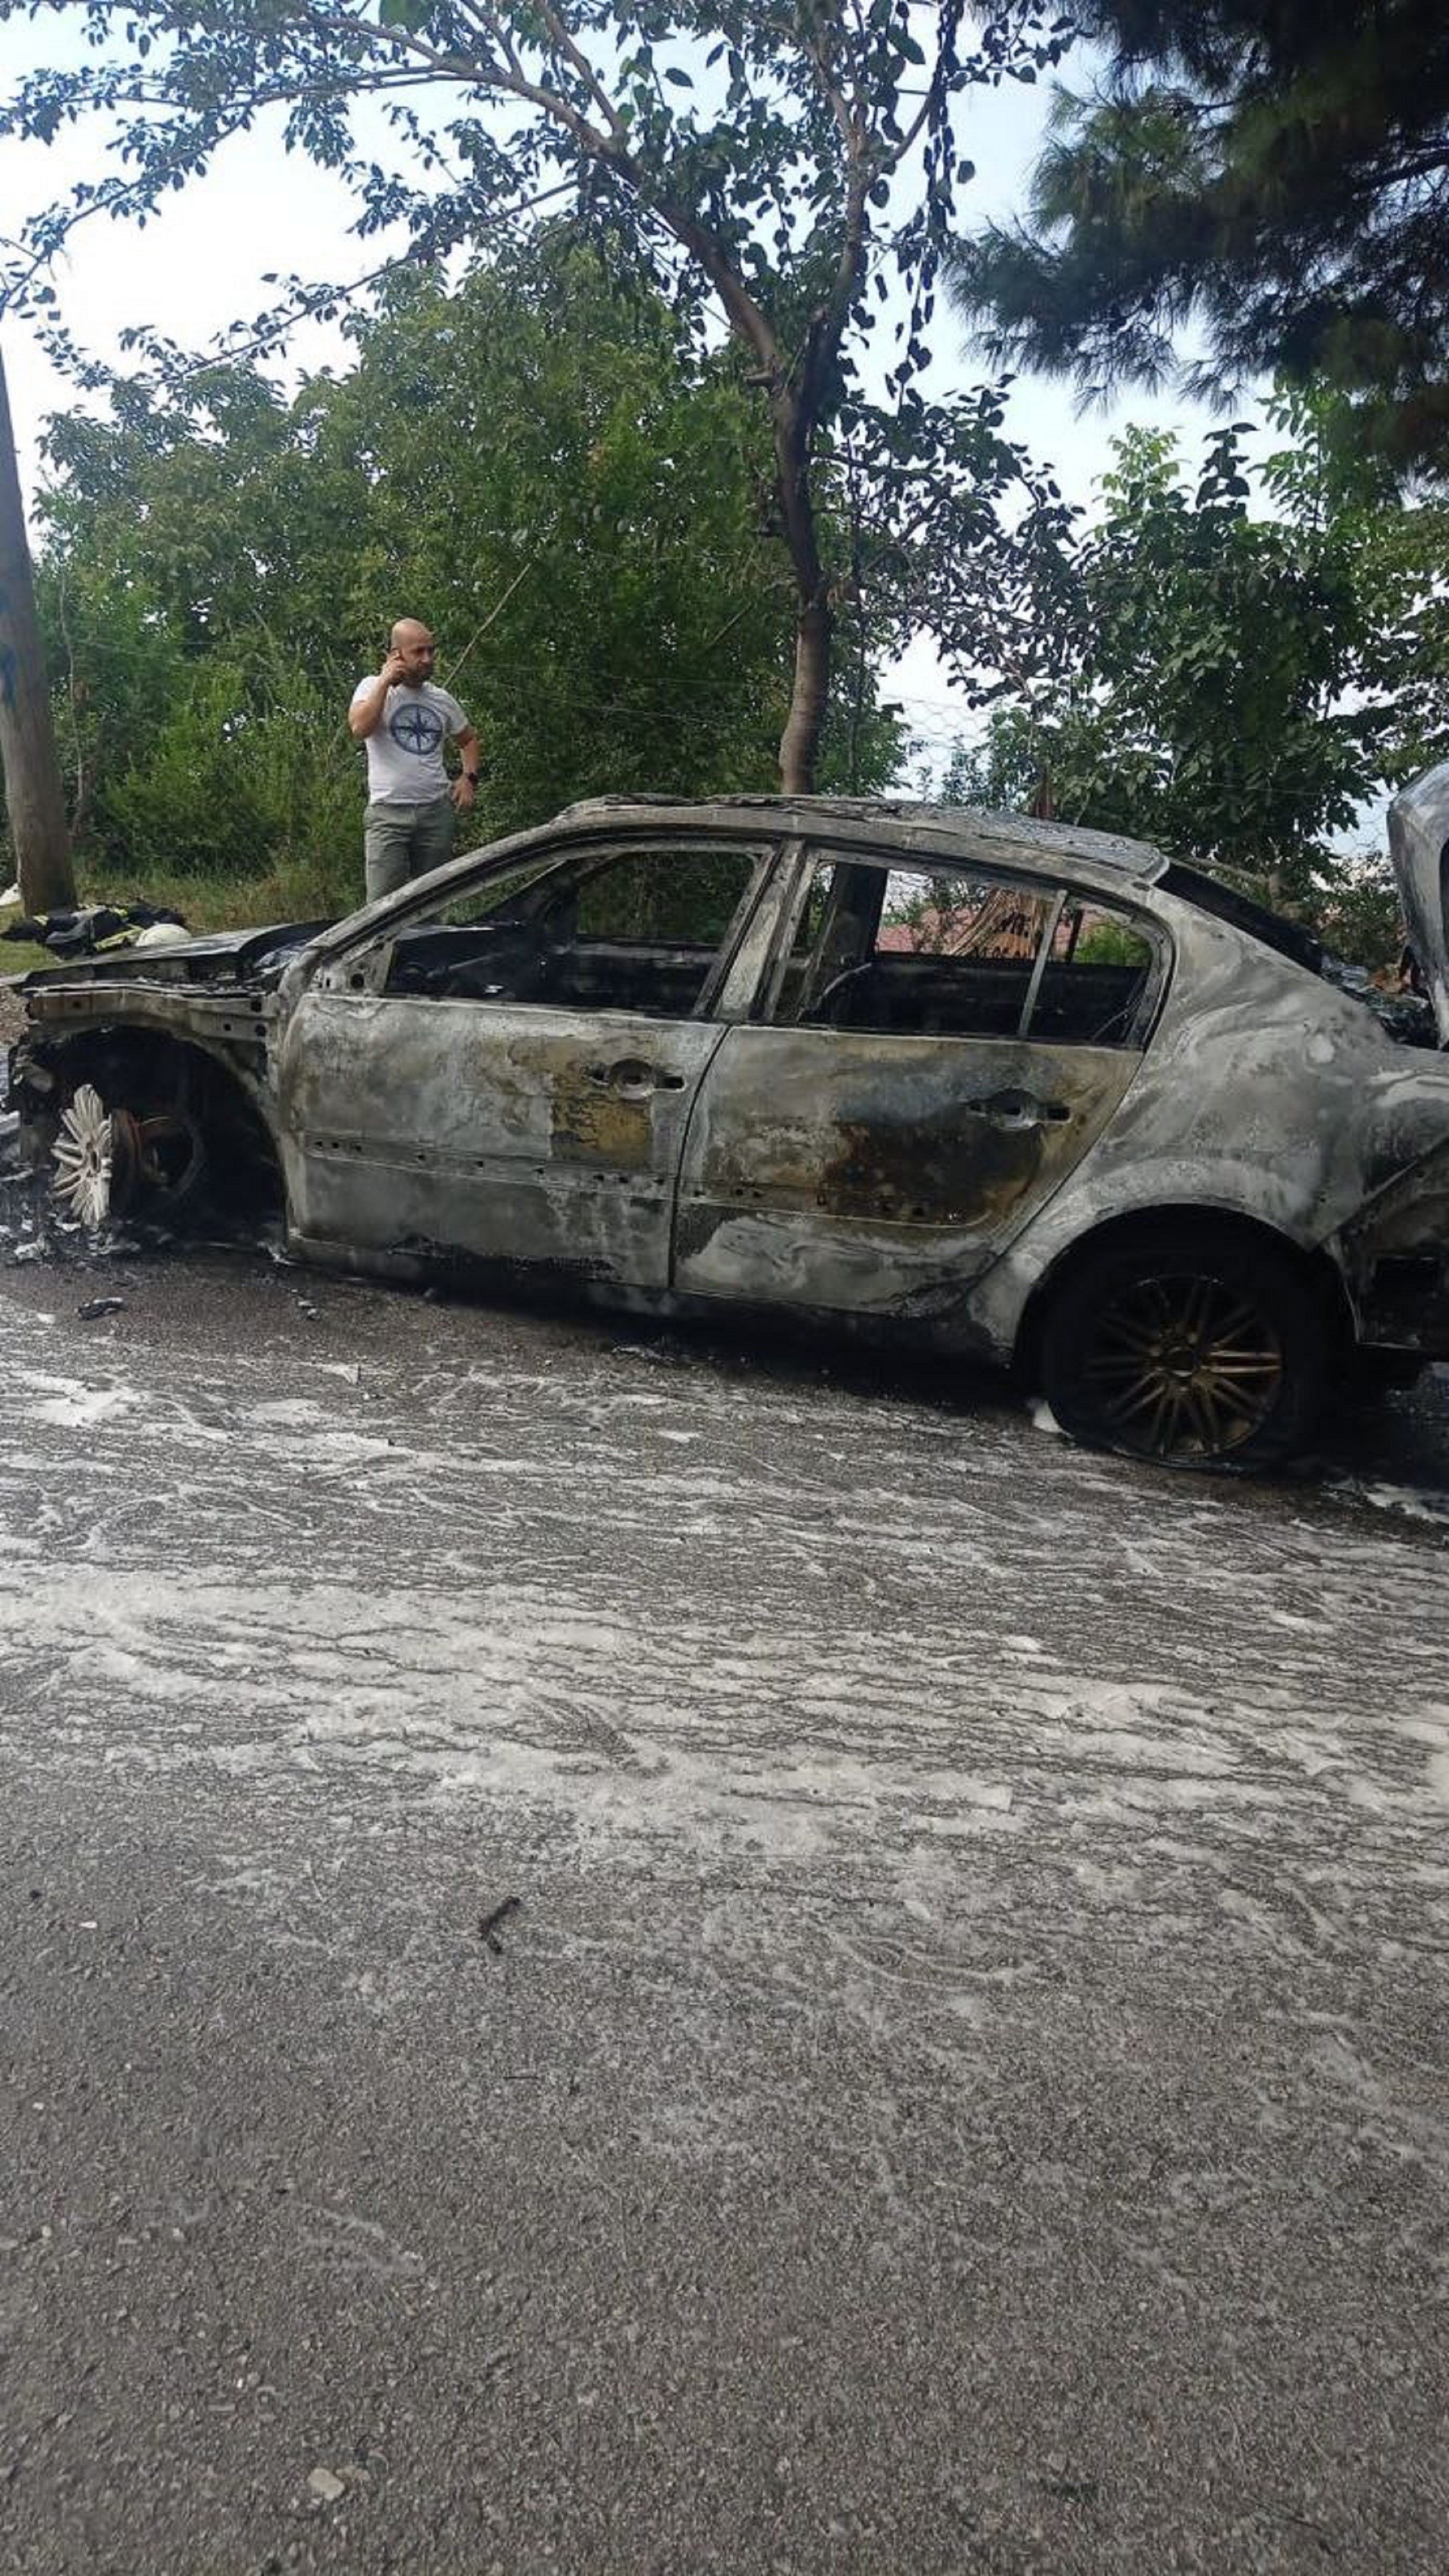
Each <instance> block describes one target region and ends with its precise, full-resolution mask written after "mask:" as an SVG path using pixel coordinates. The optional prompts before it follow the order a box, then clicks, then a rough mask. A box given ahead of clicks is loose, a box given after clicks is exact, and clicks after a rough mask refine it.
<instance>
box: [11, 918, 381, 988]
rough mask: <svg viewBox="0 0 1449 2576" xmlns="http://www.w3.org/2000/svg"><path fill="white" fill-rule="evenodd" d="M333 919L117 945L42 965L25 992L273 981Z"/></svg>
mask: <svg viewBox="0 0 1449 2576" xmlns="http://www.w3.org/2000/svg"><path fill="white" fill-rule="evenodd" d="M331 927H332V925H331V923H330V922H328V921H289V922H273V923H271V924H270V925H268V927H266V928H265V929H261V930H218V931H203V932H202V933H200V934H199V935H198V936H197V937H194V938H188V937H185V936H183V937H180V938H178V939H177V940H176V941H175V942H174V943H171V942H168V943H167V944H166V945H164V946H157V947H148V948H141V947H136V948H117V949H109V950H105V951H103V952H102V954H101V955H99V956H96V957H74V958H69V959H67V960H66V961H65V963H64V964H60V965H55V966H37V967H36V968H35V969H34V971H33V973H31V974H29V975H27V976H26V977H25V978H24V980H23V982H22V984H21V986H20V990H21V991H22V992H23V993H30V992H35V991H43V990H44V989H45V988H46V987H47V986H50V985H58V984H176V985H196V984H248V985H262V986H263V987H265V986H266V985H269V984H274V983H275V982H276V980H277V978H278V976H279V975H280V974H281V972H282V969H283V967H284V966H285V964H286V962H287V959H288V958H289V957H290V956H291V955H292V954H293V953H294V951H295V950H297V949H298V948H304V947H305V946H306V945H307V943H308V942H309V941H310V940H313V939H316V938H317V937H318V936H319V935H320V933H321V932H322V931H324V930H329V929H330V928H331Z"/></svg>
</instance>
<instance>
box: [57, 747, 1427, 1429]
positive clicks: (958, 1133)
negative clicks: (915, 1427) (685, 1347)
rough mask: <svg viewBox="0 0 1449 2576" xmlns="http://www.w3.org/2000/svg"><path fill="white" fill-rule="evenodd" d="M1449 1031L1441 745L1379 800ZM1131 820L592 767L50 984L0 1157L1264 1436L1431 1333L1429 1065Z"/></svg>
mask: <svg viewBox="0 0 1449 2576" xmlns="http://www.w3.org/2000/svg"><path fill="white" fill-rule="evenodd" d="M1393 830H1394V848H1395V856H1396V862H1397V864H1398V868H1399V874H1400V882H1401V887H1402V889H1403V894H1404V901H1405V905H1406V911H1407V918H1408V921H1409V926H1410V931H1411V935H1412V937H1413V940H1414V944H1415V948H1416V951H1417V954H1418V956H1419V958H1420V960H1421V961H1422V965H1423V970H1424V974H1425V978H1426V982H1427V985H1428V989H1429V993H1430V996H1431V998H1432V1001H1433V1005H1434V1009H1435V1012H1436V1014H1437V1018H1438V1036H1439V1041H1440V1044H1441V1045H1442V1044H1444V1043H1445V1042H1446V1040H1449V975H1446V963H1445V933H1444V911H1445V882H1444V875H1445V843H1446V838H1449V771H1445V772H1436V773H1432V774H1431V775H1430V777H1429V778H1427V779H1426V780H1424V781H1422V782H1420V784H1419V786H1418V787H1417V788H1416V789H1414V790H1411V791H1409V793H1407V794H1406V795H1405V796H1404V797H1402V798H1400V800H1399V803H1398V805H1397V806H1396V808H1395V814H1394V825H1393ZM1321 965H1322V960H1321V957H1320V955H1319V952H1318V950H1317V948H1316V945H1315V943H1314V942H1313V941H1312V939H1311V938H1310V937H1309V936H1308V935H1307V934H1306V933H1304V932H1302V931H1301V930H1299V929H1296V928H1295V927H1293V926H1292V925H1290V924H1287V923H1283V922H1280V921H1277V920H1276V919H1275V918H1273V917H1272V916H1271V915H1268V914H1265V913H1261V912H1259V911H1257V910H1256V909H1255V908H1254V907H1252V906H1250V905H1248V904H1246V903H1244V902H1242V901H1241V900H1240V899H1239V898H1238V897H1236V896H1235V895H1233V894H1231V893H1230V892H1228V890H1227V889H1225V888H1224V887H1222V886H1220V885H1218V884H1217V883H1216V882H1215V881H1214V880H1212V879H1210V878H1207V877H1203V876H1200V875H1198V874H1197V873H1196V872H1195V871H1193V870H1190V869H1185V868H1183V867H1181V866H1179V865H1177V864H1176V863H1174V862H1172V861H1170V860H1168V859H1167V858H1165V857H1164V856H1163V854H1162V853H1161V852H1160V851H1157V850H1155V849H1152V848H1150V847H1149V846H1147V845H1146V844H1143V843H1140V842H1133V841H1128V840H1119V839H1116V838H1114V837H1112V836H1110V835H1105V834H1100V833H1093V832H1085V831H1081V832H1079V831H1075V830H1072V829H1069V828H1065V827H1060V826H1054V825H1046V824H1036V823H1032V822H1028V821H1026V820H1024V819H1022V818H1018V817H1013V816H1008V815H983V814H974V813H970V812H966V811H960V810H956V809H950V808H932V807H923V806H900V805H881V804H867V803H858V802H853V801H844V800H829V799H808V798H807V799H800V800H783V799H778V798H731V799H727V800H723V801H720V802H718V803H712V804H708V805H692V806H691V805H674V804H666V803H664V802H642V803H641V802H625V801H620V800H607V799H606V800H601V801H597V802H594V803H591V804H588V805H584V806H577V807H574V808H572V809H571V810H570V811H569V812H568V813H567V814H565V815H563V816H561V817H560V818H559V819H558V821H557V822H555V823H553V824H551V825H549V826H547V827H546V828H545V829H543V830H540V831H536V832H530V833H526V834H523V835H521V836H519V837H517V838H515V839H513V840H511V841H508V842H504V843H501V844H499V845H497V846H495V847H494V848H493V849H492V850H489V851H485V852H481V853H474V854H472V855H471V856H469V857H467V858H465V859H461V860H457V861H455V862H454V863H453V864H452V865H451V866H449V867H448V868H445V869H443V870H440V871H439V872H438V873H437V874H436V875H435V876H433V877H430V878H428V879H426V880H423V881H420V882H418V883H415V884H414V885H412V886H409V887H407V888H406V889H404V891H403V892H402V893H400V894H398V895H394V896H391V897H389V898H387V899H386V900H385V901H383V902H381V903H378V904H374V905H372V906H371V907H369V908H368V909H366V910H364V911H362V912H359V913H357V914H355V915H353V916H352V917H351V918H350V919H349V920H346V921H344V922H341V923H337V924H333V925H316V924H311V925H302V926H300V927H294V928H291V929H287V930H281V931H269V932H257V933H252V934H248V935H244V936H239V937H236V938H229V939H217V940H209V941H205V940H204V941H196V942H193V943H191V944H190V945H189V946H187V947H185V948H181V949H178V950H175V951H172V952H166V951H159V952H155V953H152V954H146V955H143V956H135V957H129V958H117V957H112V958H107V959H105V960H104V961H99V962H97V963H96V964H95V965H94V966H91V967H87V968H81V969H69V970H66V971H64V972H61V973H45V974H40V975H37V976H32V977H31V978H29V979H28V981H27V984H26V987H25V994H26V1004H27V1027H26V1032H25V1034H24V1036H23V1038H22V1039H21V1041H20V1043H19V1045H18V1046H17V1048H16V1049H15V1052H14V1055H13V1058H12V1063H11V1076H10V1097H11V1103H12V1106H14V1107H16V1108H17V1109H18V1110H19V1113H20V1117H21V1125H22V1138H23V1143H24V1148H25V1151H26V1153H27V1154H28V1156H29V1159H30V1160H31V1161H32V1162H34V1163H36V1164H40V1163H43V1162H45V1161H47V1160H51V1161H53V1165H54V1170H55V1176H56V1186H57V1188H58V1190H59V1192H60V1194H61V1196H62V1197H63V1198H64V1199H65V1200H67V1201H68V1203H69V1205H70V1207H71V1208H72V1209H73V1210H74V1212H75V1213H76V1214H77V1215H78V1216H80V1217H81V1218H82V1219H83V1220H84V1221H85V1222H87V1223H88V1224H93V1225H94V1224H100V1223H103V1222H104V1221H105V1220H106V1218H107V1217H108V1215H112V1214H119V1213H122V1212H125V1211H134V1212H135V1213H136V1214H138V1215H140V1214H145V1213H147V1212H148V1211H149V1212H150V1213H152V1214H155V1215H158V1216H161V1217H163V1218H164V1217H165V1216H167V1215H168V1213H169V1214H171V1215H175V1214H177V1213H178V1212H179V1211H180V1210H181V1208H182V1207H183V1206H184V1205H185V1204H186V1203H187V1202H188V1200H190V1199H191V1198H192V1197H193V1196H194V1195H195V1194H196V1193H197V1192H198V1191H199V1190H200V1189H201V1188H202V1186H203V1185H204V1184H205V1182H206V1180H207V1179H208V1177H210V1178H211V1179H212V1180H213V1181H218V1180H219V1181H222V1182H224V1183H225V1184H226V1185H227V1186H228V1187H235V1186H238V1185H240V1184H241V1183H242V1182H243V1181H244V1180H245V1179H247V1178H248V1177H250V1178H252V1179H254V1180H257V1181H259V1182H261V1183H262V1184H264V1185H265V1184H267V1183H270V1185H271V1186H272V1188H273V1189H274V1190H275V1193H276V1195H277V1196H278V1198H279V1199H280V1203H281V1206H282V1210H283V1213H284V1217H285V1223H286V1228H287V1234H288V1238H289V1241H290V1243H291V1245H292V1247H293V1248H294V1250H295V1251H296V1252H297V1253H299V1254H300V1255H301V1256H303V1257H305V1258H307V1259H309V1260H312V1261H316V1262H322V1263H328V1264H332V1265H335V1266H341V1267H344V1268H347V1269H352V1270H361V1271H375V1272H379V1273H391V1274H393V1275H398V1276H403V1277H412V1278H416V1277H418V1276H420V1275H424V1274H426V1273H427V1272H429V1271H430V1270H432V1269H435V1268H436V1267H437V1266H439V1265H442V1266H444V1267H446V1268H447V1269H448V1270H449V1271H451V1272H453V1273H455V1274H456V1273H458V1272H460V1271H463V1270H470V1271H476V1272H478V1273H479V1274H483V1275H486V1274H488V1273H490V1272H492V1273H494V1274H505V1275H509V1276H512V1277H514V1278H518V1277H529V1278H537V1277H539V1276H541V1275H551V1276H555V1277H560V1278H565V1279H568V1280H571V1281H573V1282H575V1283H577V1284H578V1285H579V1286H580V1287H582V1288H584V1289H585V1290H586V1291H588V1292H590V1293H593V1294H596V1295H602V1296H604V1297H607V1298H609V1299H611V1300H614V1301H617V1302H622V1303H626V1304H630V1305H634V1306H637V1307H648V1308H653V1309H656V1310H661V1311H665V1312H669V1311H710V1312H713V1313H715V1314H718V1313H719V1312H721V1311H722V1310H724V1309H733V1310H735V1311H738V1312H743V1311H745V1310H750V1309H753V1310H762V1309H765V1310H769V1311H771V1312H773V1313H777V1314H779V1313H783V1314H788V1315H793V1316H795V1317H797V1318H800V1319H803V1320H806V1321H809V1322H811V1323H815V1324H818V1323H820V1322H825V1323H828V1324H830V1325H832V1326H836V1327H847V1328H856V1329H865V1330H868V1331H871V1332H876V1333H881V1334H892V1335H904V1336H908V1337H910V1338H913V1339H914V1340H916V1341H918V1342H925V1343H927V1344H930V1345H933V1346H934V1347H936V1348H937V1349H939V1350H940V1351H942V1352H943V1353H955V1354H961V1355H965V1356H969V1357H972V1358H982V1359H989V1360H992V1361H997V1362H1006V1363H1014V1364H1016V1365H1018V1366H1019V1367H1024V1368H1026V1369H1028V1370H1030V1371H1031V1372H1033V1373H1034V1375H1035V1376H1036V1377H1037V1379H1038V1380H1039V1381H1040V1383H1041V1384H1042V1385H1043V1386H1044V1388H1045V1392H1046V1394H1047V1397H1048V1400H1049V1402H1050V1404H1051V1406H1052V1408H1053V1410H1054V1411H1055V1413H1056V1415H1057V1417H1058V1419H1059V1421H1060V1422H1061V1423H1062V1425H1063V1427H1064V1428H1066V1429H1067V1430H1069V1431H1070V1432H1072V1433H1073V1434H1074V1435H1075V1436H1077V1437H1078V1438H1081V1439H1085V1440H1088V1441H1090V1442H1093V1443H1095V1444H1096V1445H1099V1446H1107V1447H1111V1448H1115V1449H1121V1450H1125V1451H1128V1452H1132V1453H1135V1454H1140V1455H1143V1456H1150V1457H1156V1458H1161V1459H1164V1460H1168V1461H1178V1462H1191V1463H1197V1464H1202V1463H1226V1464H1234V1465H1239V1466H1244V1467H1247V1466H1255V1465H1256V1466H1261V1465H1265V1464H1268V1463H1270V1462H1271V1461H1273V1460H1276V1459H1279V1458H1282V1457H1283V1456H1285V1455H1287V1454H1288V1453H1290V1452H1291V1451H1292V1450H1294V1449H1295V1448H1297V1447H1300V1446H1301V1445H1302V1444H1303V1443H1304V1442H1305V1440H1306V1439H1307V1437H1308V1434H1309V1432H1310V1430H1311V1428H1312V1425H1313V1422H1314V1420H1315V1418H1316V1415H1317V1412H1318V1409H1319V1406H1320V1403H1321V1400H1322V1397H1323V1394H1324V1391H1325V1388H1326V1387H1327V1385H1328V1384H1329V1382H1330V1381H1331V1379H1332V1378H1333V1377H1334V1376H1335V1375H1336V1374H1337V1373H1339V1372H1340V1371H1341V1370H1342V1368H1343V1367H1344V1365H1345V1364H1346V1363H1347V1362H1348V1360H1349V1359H1350V1358H1357V1359H1358V1360H1359V1361H1360V1362H1362V1363H1363V1364H1364V1365H1365V1366H1367V1367H1372V1368H1377V1369H1378V1370H1380V1371H1381V1372H1382V1373H1383V1374H1384V1375H1385V1376H1392V1375H1393V1374H1395V1373H1402V1374H1404V1375H1412V1373H1413V1372H1414V1370H1415V1369H1416V1368H1417V1367H1418V1366H1419V1365H1421V1364H1422V1362H1423V1361H1424V1360H1425V1359H1428V1358H1431V1357H1438V1356H1443V1355H1449V1059H1446V1058H1445V1057H1443V1056H1442V1055H1439V1054H1437V1053H1433V1052H1428V1053H1426V1052H1423V1051H1421V1050H1418V1049H1416V1048H1412V1047H1406V1046H1404V1045H1402V1044H1400V1043H1398V1042H1397V1041H1396V1039H1395V1038H1394V1037H1393V1036H1391V1035H1390V1034H1388V1033H1387V1031H1386V1030H1385V1029H1384V1028H1383V1027H1382V1026H1381V1025H1380V1024H1379V1022H1378V1021H1377V1020H1376V1018H1375V1017H1374V1015H1373V1014H1372V1013H1371V1012H1370V1011H1369V1010H1367V1009H1366V1008H1365V1007H1364V1004H1363V1002H1362V1001H1361V1000H1360V999H1358V998H1356V997H1355V996H1353V995H1351V994H1349V993H1347V992H1344V991H1341V990H1339V989H1338V988H1337V987H1336V986H1335V985H1334V984H1333V983H1332V982H1331V981H1329V980H1327V979H1326V978H1325V976H1324V975H1323V973H1322V972H1321V971H1320V969H1321Z"/></svg>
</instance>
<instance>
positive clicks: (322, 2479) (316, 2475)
mask: <svg viewBox="0 0 1449 2576" xmlns="http://www.w3.org/2000/svg"><path fill="white" fill-rule="evenodd" d="M307 2484H308V2486H309V2488H310V2489H311V2492H312V2494H313V2495H314V2496H317V2497H318V2498H319V2499H320V2500H321V2502H322V2503H323V2504H336V2503H337V2501H338V2499H339V2497H341V2496H345V2495H346V2493H347V2484H346V2480H345V2479H343V2478H339V2477H337V2476H335V2475H334V2473H333V2471H332V2470H331V2469H322V2468H317V2469H314V2470H313V2471H312V2474H311V2476H310V2477H309V2478H308V2480H307Z"/></svg>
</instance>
